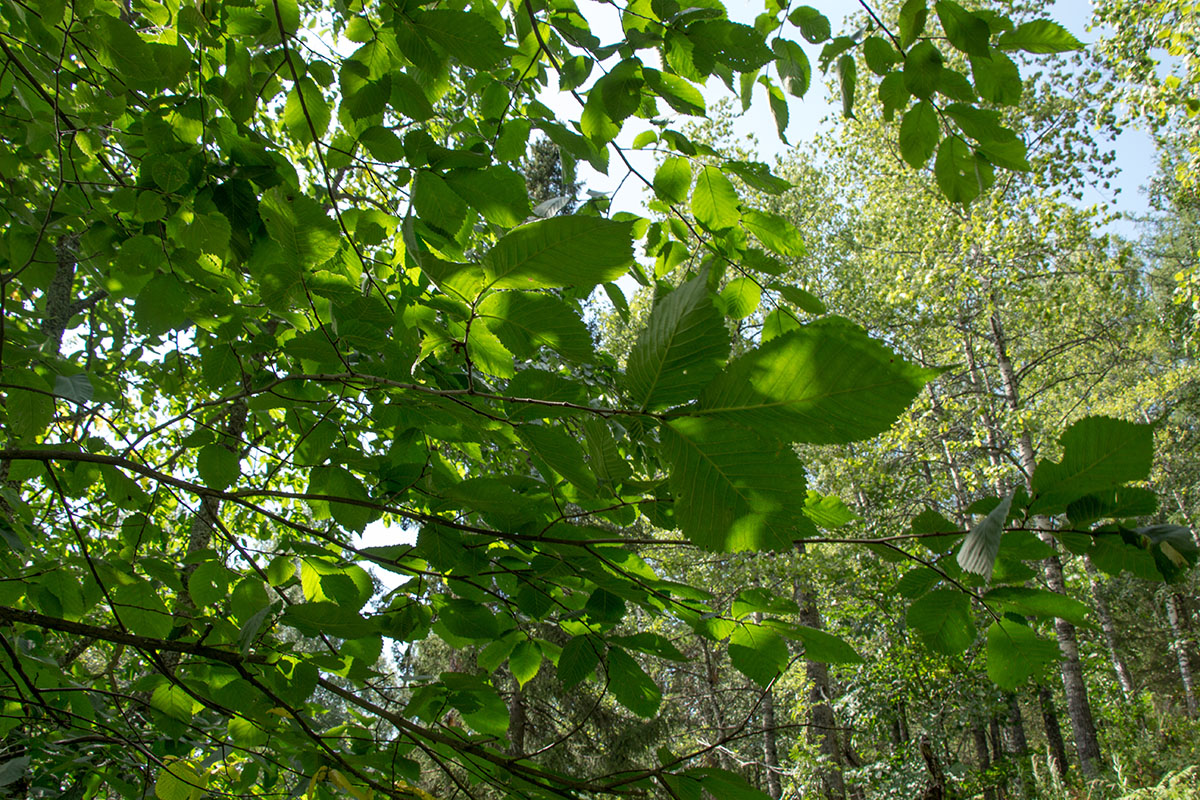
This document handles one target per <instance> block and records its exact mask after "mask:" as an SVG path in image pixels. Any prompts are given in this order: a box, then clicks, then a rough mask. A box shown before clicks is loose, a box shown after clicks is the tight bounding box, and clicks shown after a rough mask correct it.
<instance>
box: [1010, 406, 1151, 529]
mask: <svg viewBox="0 0 1200 800" xmlns="http://www.w3.org/2000/svg"><path fill="white" fill-rule="evenodd" d="M1059 442H1060V444H1061V445H1062V449H1063V455H1062V459H1061V461H1059V462H1058V463H1054V462H1053V461H1050V460H1048V459H1047V460H1043V461H1040V462H1038V465H1037V469H1036V470H1034V473H1033V495H1034V500H1033V504H1032V506H1031V511H1033V512H1034V513H1041V514H1057V513H1061V512H1062V511H1065V510H1066V507H1067V505H1068V504H1069V503H1071V502H1073V501H1075V500H1077V499H1079V498H1080V497H1083V496H1085V495H1089V494H1092V493H1094V492H1099V491H1104V490H1106V489H1114V488H1116V487H1118V486H1120V485H1121V484H1124V483H1130V482H1132V481H1139V480H1143V479H1145V478H1146V477H1147V476H1148V475H1149V474H1150V466H1151V462H1152V461H1153V458H1154V432H1153V428H1152V427H1151V426H1149V425H1137V424H1135V423H1132V422H1124V421H1122V420H1117V419H1111V418H1109V417H1087V418H1085V419H1081V420H1079V421H1078V422H1076V423H1075V424H1073V425H1071V427H1069V428H1067V430H1066V432H1064V433H1063V435H1062V437H1061V438H1060V439H1059Z"/></svg>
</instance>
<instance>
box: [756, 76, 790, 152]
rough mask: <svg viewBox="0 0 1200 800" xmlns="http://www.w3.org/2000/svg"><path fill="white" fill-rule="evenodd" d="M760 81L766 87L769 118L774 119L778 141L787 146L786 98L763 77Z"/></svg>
mask: <svg viewBox="0 0 1200 800" xmlns="http://www.w3.org/2000/svg"><path fill="white" fill-rule="evenodd" d="M761 81H762V83H764V84H765V85H766V87H767V103H768V104H769V105H770V106H771V116H772V117H774V118H775V130H776V132H777V133H778V134H779V140H780V141H781V142H783V143H784V144H787V143H788V140H787V135H786V133H787V127H788V119H789V112H788V102H787V98H786V97H784V96H783V92H781V91H779V87H777V86H774V85H772V84H771V82H770V81H769V80H767V78H766V77H765V76H764V77H763V78H762V79H761Z"/></svg>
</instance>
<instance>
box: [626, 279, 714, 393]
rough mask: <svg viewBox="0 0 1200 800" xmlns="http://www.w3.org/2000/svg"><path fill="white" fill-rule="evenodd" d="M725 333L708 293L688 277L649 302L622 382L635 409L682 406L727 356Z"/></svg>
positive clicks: (703, 284) (703, 282) (702, 281)
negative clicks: (650, 307) (651, 304)
mask: <svg viewBox="0 0 1200 800" xmlns="http://www.w3.org/2000/svg"><path fill="white" fill-rule="evenodd" d="M729 347H730V342H729V332H728V331H727V330H726V328H725V323H724V321H723V320H722V319H721V314H720V313H719V312H718V311H717V309H716V306H714V305H713V302H712V297H711V296H710V295H709V293H708V287H707V278H706V277H705V276H700V277H697V278H693V279H692V280H690V281H688V282H687V283H685V284H683V285H682V286H680V287H679V288H678V289H676V290H675V291H673V292H671V293H670V294H668V295H667V296H666V297H664V298H663V299H661V300H660V301H659V302H658V303H656V304H655V306H654V310H653V312H651V314H650V320H649V322H648V323H647V325H646V328H645V329H644V330H643V331H642V333H641V335H640V336H639V337H638V340H637V343H636V344H635V345H634V346H633V349H632V350H631V351H630V353H629V359H628V363H627V366H626V369H625V384H626V386H627V387H628V390H629V394H630V397H631V398H632V399H633V401H634V402H635V403H637V405H638V407H639V408H642V409H651V410H655V409H659V408H666V407H668V406H672V405H678V404H680V403H685V402H688V401H690V400H692V399H694V398H695V396H696V393H697V392H698V391H699V390H700V389H701V388H703V387H704V386H705V384H707V383H708V382H709V381H710V380H712V378H713V376H715V375H716V374H717V373H718V372H720V370H721V367H722V366H723V365H724V363H725V359H727V358H728V357H729Z"/></svg>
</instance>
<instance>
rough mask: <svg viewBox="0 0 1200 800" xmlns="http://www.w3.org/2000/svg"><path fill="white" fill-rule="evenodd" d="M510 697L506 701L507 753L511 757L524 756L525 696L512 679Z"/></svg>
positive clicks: (526, 721) (527, 717)
mask: <svg viewBox="0 0 1200 800" xmlns="http://www.w3.org/2000/svg"><path fill="white" fill-rule="evenodd" d="M512 682H513V691H512V696H511V697H510V698H509V701H508V752H509V754H510V755H512V756H522V755H524V754H525V730H526V725H527V723H528V721H529V716H528V715H527V714H526V712H525V695H524V694H523V693H522V691H521V686H520V684H518V683H517V679H516V678H513V679H512Z"/></svg>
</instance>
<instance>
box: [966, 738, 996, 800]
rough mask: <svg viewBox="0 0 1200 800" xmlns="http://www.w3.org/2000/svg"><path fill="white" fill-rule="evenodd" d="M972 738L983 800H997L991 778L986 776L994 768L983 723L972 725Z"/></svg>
mask: <svg viewBox="0 0 1200 800" xmlns="http://www.w3.org/2000/svg"><path fill="white" fill-rule="evenodd" d="M971 737H972V738H973V739H974V740H975V761H976V769H977V770H978V771H979V782H980V784H981V785H982V786H983V800H996V790H995V788H994V787H993V786H992V782H991V778H990V777H989V776H987V774H986V773H987V771H988V769H990V768H991V766H992V759H991V758H990V757H989V755H988V740H987V732H986V731H985V730H984V729H983V723H982V722H978V721H976V722H974V723H972V724H971Z"/></svg>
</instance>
